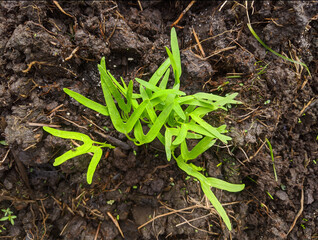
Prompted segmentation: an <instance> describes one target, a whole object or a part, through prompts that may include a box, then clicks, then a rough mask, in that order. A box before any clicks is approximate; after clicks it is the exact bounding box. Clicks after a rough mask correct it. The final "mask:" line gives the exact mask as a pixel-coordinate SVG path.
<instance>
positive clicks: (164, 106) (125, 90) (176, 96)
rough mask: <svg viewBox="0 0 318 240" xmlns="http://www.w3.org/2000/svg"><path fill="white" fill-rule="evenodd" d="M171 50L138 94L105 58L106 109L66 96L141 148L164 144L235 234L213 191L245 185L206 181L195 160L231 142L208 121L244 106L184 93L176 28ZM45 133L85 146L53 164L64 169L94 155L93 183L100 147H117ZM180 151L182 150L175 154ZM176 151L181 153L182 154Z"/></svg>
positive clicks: (72, 94) (89, 177) (141, 83)
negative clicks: (213, 114) (109, 67)
mask: <svg viewBox="0 0 318 240" xmlns="http://www.w3.org/2000/svg"><path fill="white" fill-rule="evenodd" d="M166 51H167V54H168V58H167V59H166V60H165V61H164V62H163V63H162V65H161V66H160V67H159V68H158V69H157V70H156V72H155V73H154V74H153V75H152V77H151V78H150V80H149V81H148V82H147V81H144V80H142V79H139V78H136V82H137V83H138V84H139V93H135V92H133V81H132V80H131V81H130V82H129V84H128V86H127V84H126V83H125V82H124V80H123V79H122V78H121V83H120V82H118V81H117V80H116V79H115V78H114V77H113V75H111V73H110V72H109V71H108V70H107V69H106V64H105V58H102V59H101V63H100V64H99V65H98V69H99V72H100V76H101V87H102V90H103V94H104V98H105V102H106V105H102V104H99V103H96V102H94V101H92V100H90V99H88V98H86V97H84V96H82V95H81V94H79V93H76V92H74V91H72V90H69V89H66V88H65V89H64V91H65V93H66V94H68V95H69V96H70V97H72V98H74V99H75V100H77V101H78V102H80V103H81V104H83V105H84V106H86V107H88V108H90V109H92V110H95V111H97V112H99V113H101V114H102V115H105V116H110V119H111V121H112V124H113V126H114V128H115V129H116V130H117V131H118V132H121V133H123V134H125V135H126V136H127V138H128V139H129V140H131V141H133V142H134V143H135V144H136V145H142V144H146V143H150V142H152V141H153V140H154V139H156V138H157V139H159V141H160V142H161V143H162V144H163V145H164V146H165V152H166V156H167V159H168V161H170V160H171V158H172V157H173V158H174V159H175V160H176V162H177V164H178V166H179V168H181V169H182V170H183V171H185V172H186V173H187V174H188V175H189V176H192V177H194V179H198V181H199V182H200V184H201V187H202V190H203V192H204V193H205V195H206V196H207V198H208V199H209V200H210V201H211V203H212V205H213V206H214V207H215V209H216V210H217V212H218V213H219V214H220V216H221V217H222V219H223V220H224V222H225V225H226V226H227V228H228V229H229V230H231V229H232V226H231V222H230V219H229V217H228V216H227V214H226V212H225V210H224V208H223V207H222V205H221V203H220V202H219V201H218V200H217V198H216V197H215V195H214V194H213V192H212V191H211V187H215V188H219V189H222V190H226V191H229V192H239V191H242V190H243V189H244V186H245V185H244V184H231V183H228V182H225V181H223V180H220V179H217V178H212V177H206V176H204V175H203V174H202V173H201V172H202V171H204V169H203V168H201V167H198V166H196V165H194V164H193V163H191V162H190V161H191V160H193V159H195V158H197V157H198V156H199V155H201V154H202V153H203V152H205V151H206V150H208V149H209V148H210V147H211V146H212V145H213V144H214V143H215V142H216V141H217V140H220V141H222V142H223V143H227V142H228V141H229V140H231V138H230V137H229V136H226V135H225V134H224V133H227V130H226V125H222V126H219V127H217V128H215V127H213V126H211V125H210V124H209V123H208V122H206V121H205V120H204V119H203V118H204V116H205V115H207V114H208V113H210V112H212V111H215V110H217V109H223V110H227V106H229V105H230V104H240V102H238V101H236V100H234V98H235V97H236V96H237V93H233V94H229V95H227V96H226V97H221V96H217V95H213V94H209V93H203V92H200V93H196V94H193V95H186V94H185V93H184V92H182V91H180V77H181V73H182V68H181V58H180V51H179V46H178V39H177V34H176V31H175V29H174V28H172V29H171V51H170V50H169V49H168V48H166ZM170 67H172V70H173V77H174V84H173V87H172V88H167V83H168V80H169V77H170ZM143 125H146V126H148V128H149V130H148V132H147V133H146V134H145V133H144V131H143ZM44 130H46V131H48V132H49V133H51V134H53V135H55V136H58V137H63V138H71V139H75V140H80V141H82V142H84V144H83V145H82V146H80V147H78V148H77V149H75V151H72V150H70V151H69V152H67V153H65V154H64V155H62V156H61V157H59V158H57V159H56V160H55V164H54V165H59V164H61V163H63V162H65V161H66V160H68V159H70V158H72V157H74V156H78V155H81V154H84V153H87V152H93V153H94V157H93V159H94V164H93V165H94V167H91V168H90V167H89V171H88V174H87V181H88V182H89V183H91V182H92V176H93V173H94V171H95V169H96V165H97V163H98V161H99V159H100V157H101V152H102V150H101V147H112V146H108V145H107V144H102V143H97V142H94V141H92V140H91V139H90V138H89V137H88V136H86V135H84V134H79V133H74V132H65V131H61V132H60V131H59V130H55V131H57V132H54V129H53V130H52V129H51V128H47V127H45V128H44ZM73 134H75V135H73ZM76 134H79V135H76ZM74 137H75V138H74ZM191 139H193V140H195V141H198V142H197V144H196V146H195V147H193V148H192V149H191V150H189V149H188V146H187V142H188V141H189V140H191ZM93 144H95V145H93ZM177 149H178V151H176V150H177ZM177 152H179V153H180V154H179V155H177ZM65 155H66V156H65ZM95 156H96V157H95ZM97 158H98V160H97ZM93 159H92V162H93ZM92 162H91V164H92ZM171 184H172V183H171Z"/></svg>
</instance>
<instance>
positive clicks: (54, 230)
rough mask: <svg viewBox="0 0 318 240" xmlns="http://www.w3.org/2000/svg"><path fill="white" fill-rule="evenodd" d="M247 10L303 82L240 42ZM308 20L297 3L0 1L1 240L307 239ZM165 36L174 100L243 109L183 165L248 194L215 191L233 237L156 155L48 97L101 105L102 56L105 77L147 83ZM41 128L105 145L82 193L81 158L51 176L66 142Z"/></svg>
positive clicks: (315, 82)
mask: <svg viewBox="0 0 318 240" xmlns="http://www.w3.org/2000/svg"><path fill="white" fill-rule="evenodd" d="M246 7H247V8H248V9H247V10H248V13H249V18H250V22H251V24H252V26H253V29H254V30H255V32H256V33H257V35H258V36H259V37H260V38H261V39H262V40H263V41H264V42H265V43H266V45H268V46H269V47H270V48H271V49H273V50H274V51H275V52H278V53H280V54H282V55H285V56H287V57H288V58H291V59H294V60H296V61H301V62H304V63H306V65H307V66H308V67H309V70H310V72H311V75H312V77H309V75H308V73H307V72H306V69H304V68H303V67H302V66H300V65H297V64H293V63H290V62H286V61H285V60H283V59H281V58H279V57H277V56H275V55H273V54H272V53H270V52H268V51H267V50H266V49H265V48H264V47H263V46H262V45H261V44H260V43H259V42H258V41H257V40H256V39H255V38H254V36H253V35H252V34H251V32H250V31H249V29H248V27H247V25H246V24H247V22H248V19H247V14H246ZM317 9H318V3H316V2H310V1H254V2H250V1H248V3H247V5H246V4H245V2H243V1H238V2H237V1H213V2H212V1H211V2H210V1H205V2H196V1H168V2H166V1H162V0H158V1H143V0H140V1H80V2H66V1H1V3H0V33H1V39H0V53H1V55H0V56H1V57H0V129H1V136H0V143H1V145H0V209H1V210H4V211H0V219H1V218H2V217H5V210H7V209H8V208H9V209H10V211H11V212H12V213H10V214H11V215H12V216H16V218H13V219H14V222H13V224H12V222H11V221H10V220H8V219H6V220H3V221H0V238H9V239H86V240H88V239H92V240H95V239H108V240H112V239H132V240H137V239H198V240H199V239H264V240H265V239H318V185H317V180H315V179H317V172H318V163H317V162H318V150H317V149H318V124H317V116H318V114H317V113H318V77H317V76H318V75H317V72H318V66H317V59H318V56H317V53H318V49H317V48H318V44H317V32H318V23H317V19H318V17H317ZM172 26H174V27H175V28H176V29H177V33H178V38H179V44H180V50H181V61H182V65H183V75H182V79H181V90H182V91H185V92H187V93H189V94H193V93H196V92H199V91H205V92H211V93H214V94H219V95H222V96H225V94H227V93H231V92H238V93H239V95H238V100H240V101H242V102H243V103H244V104H243V105H239V106H232V108H231V110H230V111H229V112H226V113H225V112H221V111H220V112H217V113H216V114H214V115H209V116H207V121H209V122H210V123H211V124H213V125H221V123H222V124H223V123H225V124H227V125H228V128H229V130H230V132H229V135H230V136H231V137H232V138H233V140H232V142H231V143H230V145H226V146H225V145H222V143H220V142H219V143H218V144H217V145H215V146H214V147H212V148H211V149H210V150H208V151H207V152H205V153H204V154H202V156H200V157H199V158H198V159H196V160H195V164H196V165H200V166H202V167H204V168H205V169H206V173H207V174H208V175H209V176H211V177H217V178H220V179H224V180H226V181H229V182H231V183H240V182H243V183H245V184H246V188H245V190H244V191H242V192H239V193H228V192H222V191H221V190H217V191H215V193H216V196H217V198H218V199H219V200H220V202H221V203H222V204H224V207H225V209H226V211H227V213H228V214H229V216H230V218H231V221H232V224H233V230H232V231H231V232H229V231H228V230H227V229H226V227H225V226H224V223H223V222H222V221H221V219H220V218H219V216H218V215H217V214H216V212H215V210H214V209H213V207H212V206H211V205H210V204H209V202H208V201H207V200H206V198H205V197H204V195H203V194H202V192H201V190H200V186H199V183H198V182H197V181H196V179H193V178H190V177H188V176H186V175H185V174H184V173H183V172H182V171H181V170H179V169H178V168H177V166H176V163H175V162H173V161H172V162H168V161H167V160H166V157H165V153H164V149H162V147H161V146H160V144H157V143H156V142H153V143H151V144H148V145H147V146H140V147H136V146H134V145H133V144H132V143H131V142H129V141H128V140H127V139H126V137H125V136H124V135H122V134H119V133H117V132H116V131H115V130H114V128H113V127H112V124H111V121H110V119H109V118H108V117H103V116H100V115H98V114H96V113H95V112H94V111H92V110H90V109H87V108H85V107H84V106H81V105H80V104H78V103H77V102H76V101H74V100H72V99H70V98H69V97H67V96H66V95H65V94H64V92H63V91H62V89H63V88H71V89H72V90H74V91H77V92H79V93H81V94H83V95H85V96H87V97H89V98H90V99H93V100H94V101H96V102H100V103H103V95H102V91H101V90H100V86H99V73H98V69H97V64H98V62H99V61H100V59H101V58H102V57H103V56H104V57H105V58H106V59H107V62H106V64H107V65H108V68H109V69H110V70H111V72H112V74H114V76H115V77H116V78H117V77H118V76H124V81H126V82H128V81H129V80H132V79H135V78H136V77H140V78H142V79H148V78H149V77H150V76H151V74H152V73H153V72H154V71H155V70H156V69H157V67H158V66H159V65H160V64H161V63H162V62H163V61H164V59H165V57H166V54H165V49H164V46H169V39H170V38H169V35H170V29H171V27H172ZM43 126H49V127H55V128H59V129H63V130H69V131H79V132H82V133H85V134H87V135H89V136H90V137H91V138H92V139H94V140H95V141H100V142H102V141H105V140H107V141H108V142H109V143H111V144H112V145H114V146H116V148H115V149H114V150H111V151H109V152H107V153H105V154H104V155H103V158H102V160H101V161H100V163H99V165H98V167H97V170H96V172H95V176H94V179H93V183H92V184H91V185H87V183H86V170H87V166H88V164H89V159H90V156H79V157H77V158H75V159H73V160H69V161H67V162H66V163H65V164H63V165H61V166H60V167H53V165H52V163H53V161H54V159H55V158H56V157H57V156H59V155H61V154H62V153H64V152H65V151H66V150H68V149H71V148H72V147H73V146H72V142H70V141H68V140H65V139H59V138H55V137H53V136H50V135H49V134H47V133H45V132H43V130H42V127H43ZM266 139H268V140H269V142H270V144H271V146H272V151H271V150H270V148H269V147H268V146H269V145H268V144H267V143H266ZM271 153H272V154H273V159H272V157H271ZM273 162H274V166H275V171H276V174H277V180H276V179H275V175H274V171H273Z"/></svg>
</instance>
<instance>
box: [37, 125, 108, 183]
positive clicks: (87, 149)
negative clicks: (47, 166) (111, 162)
mask: <svg viewBox="0 0 318 240" xmlns="http://www.w3.org/2000/svg"><path fill="white" fill-rule="evenodd" d="M43 129H44V130H45V131H47V132H48V133H50V134H52V135H53V136H56V137H60V138H66V139H74V140H78V141H81V142H83V145H81V146H79V147H77V148H75V149H71V150H69V151H68V152H66V153H64V154H63V155H62V156H59V157H58V158H56V159H55V161H54V164H53V165H54V166H58V165H60V164H62V163H64V162H66V161H67V160H69V159H71V158H73V157H77V156H80V155H83V154H85V153H94V155H93V157H92V159H91V162H90V164H89V165H88V169H87V182H88V183H89V184H91V183H92V179H93V175H94V172H95V170H96V167H97V164H98V163H99V160H100V159H101V157H102V154H103V151H102V148H103V147H107V148H114V146H112V145H110V144H107V143H101V142H96V141H93V140H92V139H91V138H90V137H89V136H87V135H85V134H83V133H78V132H70V131H62V130H57V129H54V128H50V127H43ZM94 144H95V145H94Z"/></svg>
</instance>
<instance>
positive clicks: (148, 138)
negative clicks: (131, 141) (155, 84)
mask: <svg viewBox="0 0 318 240" xmlns="http://www.w3.org/2000/svg"><path fill="white" fill-rule="evenodd" d="M172 107H173V103H171V104H170V105H168V106H166V107H165V108H164V109H163V111H162V112H161V113H160V115H159V116H158V117H157V119H156V121H155V122H154V123H153V125H152V126H151V128H150V130H149V131H148V133H147V134H146V135H144V133H143V131H142V128H140V127H139V129H138V131H141V132H139V133H138V136H139V137H138V138H137V136H136V139H137V140H138V141H139V142H140V143H142V144H144V143H149V142H152V141H153V140H154V139H155V138H156V137H157V135H158V133H159V131H160V130H161V128H162V126H163V125H164V124H165V122H166V121H167V118H168V117H169V114H170V112H171V111H172Z"/></svg>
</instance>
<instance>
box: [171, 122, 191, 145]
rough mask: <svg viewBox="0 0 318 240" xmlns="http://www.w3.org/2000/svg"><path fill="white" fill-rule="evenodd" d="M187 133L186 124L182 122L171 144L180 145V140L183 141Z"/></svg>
mask: <svg viewBox="0 0 318 240" xmlns="http://www.w3.org/2000/svg"><path fill="white" fill-rule="evenodd" d="M187 133H188V127H187V125H186V124H182V125H181V128H180V132H179V134H178V135H177V137H176V139H175V140H174V141H173V145H180V144H181V142H183V141H184V140H185V138H186V137H187Z"/></svg>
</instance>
